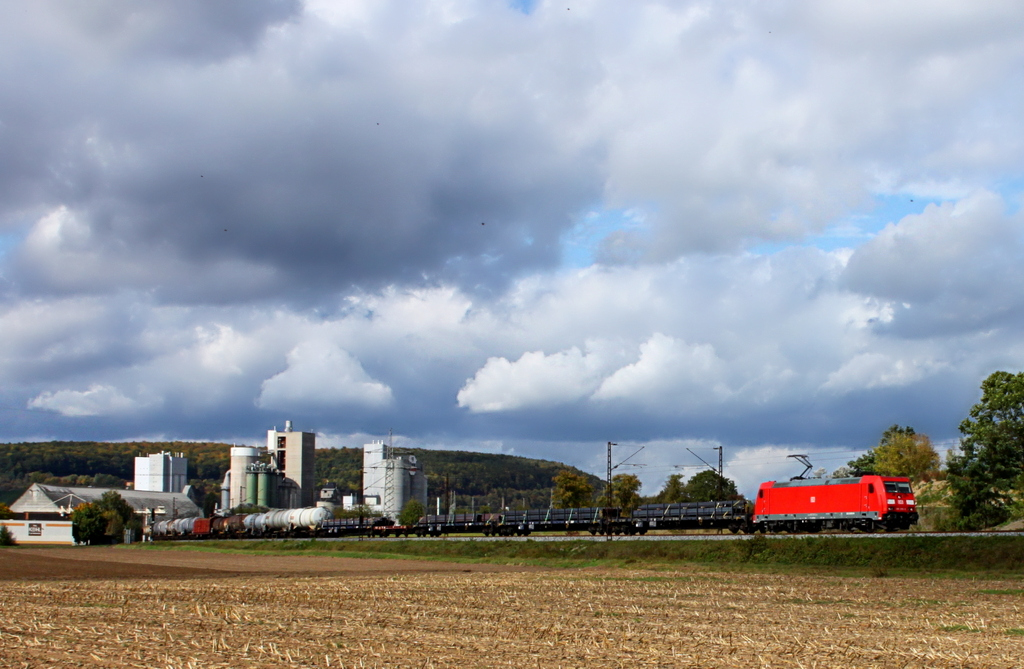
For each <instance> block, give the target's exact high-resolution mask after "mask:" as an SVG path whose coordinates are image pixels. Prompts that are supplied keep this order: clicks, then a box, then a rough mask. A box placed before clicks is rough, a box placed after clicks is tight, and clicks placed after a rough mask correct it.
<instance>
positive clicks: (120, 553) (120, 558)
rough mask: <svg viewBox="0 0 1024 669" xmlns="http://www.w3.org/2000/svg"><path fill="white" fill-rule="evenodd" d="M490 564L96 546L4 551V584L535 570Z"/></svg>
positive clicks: (0, 563)
mask: <svg viewBox="0 0 1024 669" xmlns="http://www.w3.org/2000/svg"><path fill="white" fill-rule="evenodd" d="M536 569H538V568H537V567H515V566H508V565H490V564H456V563H451V562H434V561H431V560H388V559H372V558H371V559H362V558H342V557H329V556H305V555H282V556H278V555H235V554H228V553H214V552H198V551H176V550H166V551H165V550H142V549H130V548H129V549H126V548H116V547H112V546H91V547H80V548H60V547H53V548H27V547H23V548H14V549H4V550H0V581H11V580H17V581H26V580H28V581H32V580H53V579H57V580H87V579H118V580H121V579H133V578H202V577H226V576H251V575H253V574H254V573H258V574H261V575H265V576H267V577H279V576H285V575H291V576H297V575H320V576H329V575H338V576H340V575H356V574H361V575H371V574H410V573H445V572H496V571H522V570H536Z"/></svg>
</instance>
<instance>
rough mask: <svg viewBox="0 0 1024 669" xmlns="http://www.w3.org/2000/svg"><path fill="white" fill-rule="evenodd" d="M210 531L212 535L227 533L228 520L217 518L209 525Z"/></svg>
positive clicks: (221, 517)
mask: <svg viewBox="0 0 1024 669" xmlns="http://www.w3.org/2000/svg"><path fill="white" fill-rule="evenodd" d="M210 530H211V531H212V532H213V533H214V534H224V533H225V532H227V531H228V519H227V518H225V517H224V516H217V517H216V518H214V519H213V522H212V523H211V524H210Z"/></svg>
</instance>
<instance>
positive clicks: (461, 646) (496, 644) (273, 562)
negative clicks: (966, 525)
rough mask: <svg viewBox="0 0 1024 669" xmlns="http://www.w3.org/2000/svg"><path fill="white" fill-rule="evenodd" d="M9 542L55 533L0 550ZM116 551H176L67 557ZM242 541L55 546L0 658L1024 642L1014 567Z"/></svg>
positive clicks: (117, 662)
mask: <svg viewBox="0 0 1024 669" xmlns="http://www.w3.org/2000/svg"><path fill="white" fill-rule="evenodd" d="M102 551H106V552H105V553H104V552H102ZM16 553H20V554H21V555H23V556H29V555H31V556H35V558H36V559H37V561H38V560H41V559H42V557H43V554H46V553H49V551H45V550H44V551H33V552H30V551H24V552H22V551H21V550H20V549H19V550H18V551H5V552H2V553H0V561H6V560H7V559H8V558H9V557H11V556H12V555H13V554H16ZM112 554H117V560H116V561H112V562H107V564H108V565H115V566H116V568H118V569H122V570H123V569H124V568H126V566H134V567H138V568H145V569H156V570H162V569H168V570H178V571H177V572H176V573H175V575H174V576H173V577H167V578H163V577H160V575H159V574H152V575H142V574H137V575H136V576H134V577H132V578H123V579H102V578H99V577H98V574H97V573H93V575H92V577H91V578H85V579H82V578H76V577H75V575H74V567H75V566H81V565H87V564H88V563H89V562H90V560H84V559H79V558H80V557H81V556H85V555H91V556H93V557H92V561H93V562H97V563H103V562H104V561H105V559H106V557H107V556H109V555H112ZM54 555H58V553H54ZM134 555H138V556H139V557H138V561H137V562H136V563H135V564H134V565H132V564H130V563H131V560H129V559H128V558H127V557H126V556H134ZM157 555H159V552H158V553H157ZM238 557H239V556H231V555H215V554H206V553H181V554H177V555H176V556H175V558H174V560H172V561H171V562H173V564H159V563H158V564H153V563H152V562H151V561H152V560H157V559H158V558H157V557H153V554H152V552H150V551H124V550H120V551H118V550H110V549H97V550H96V551H95V552H94V553H89V551H82V552H81V554H80V556H77V557H76V559H75V560H70V559H66V560H63V562H62V563H61V564H62V566H63V567H64V568H68V569H70V571H69V572H67V573H65V575H64V577H63V578H57V576H56V575H55V574H53V573H47V574H45V575H43V576H40V578H39V579H38V580H24V579H23V580H8V581H6V582H3V583H0V594H2V597H0V621H2V622H0V664H2V665H3V666H30V667H34V666H67V665H69V664H74V665H77V666H89V667H246V666H253V667H255V666H267V665H270V666H294V667H351V668H354V667H360V668H366V667H415V668H417V669H420V668H422V667H516V668H517V669H528V668H532V667H597V668H603V667H722V668H726V667H729V668H731V667H842V668H843V669H850V668H857V667H905V668H907V669H910V668H914V667H920V668H925V667H927V668H944V667H949V668H953V667H957V668H962V667H979V668H981V667H984V668H986V669H987V668H996V669H998V668H1003V667H1005V668H1007V669H1009V668H1011V667H1013V668H1016V667H1020V666H1021V658H1022V657H1024V613H1022V610H1024V590H1022V589H1021V582H1020V581H992V580H969V579H929V578H851V577H830V576H793V575H770V574H736V573H718V572H712V571H708V570H703V569H696V568H682V569H680V570H677V571H661V570H659V571H654V570H644V569H630V570H618V569H615V570H610V569H577V570H544V569H530V570H524V569H520V568H516V567H494V566H484V567H482V566H480V565H472V566H466V565H454V564H443V563H432V562H428V563H420V564H419V565H418V566H416V567H413V566H411V565H410V563H409V562H406V561H392V560H365V561H364V560H338V559H337V558H329V557H325V558H299V557H296V558H290V557H282V558H261V557H259V556H245V557H246V558H247V559H249V560H252V562H243V561H238ZM19 559H20V558H19ZM159 559H162V558H159ZM54 560H57V558H54ZM190 560H191V562H190ZM279 560H281V561H283V562H279ZM334 560H338V561H337V563H335V564H334V565H333V569H334V570H333V571H332V569H331V567H330V565H329V564H327V565H324V564H320V562H319V561H328V562H330V561H334ZM230 561H235V563H234V567H233V568H229V566H230V565H229V562H230ZM309 561H314V562H316V565H317V566H315V567H311V566H310V562H309ZM243 564H244V565H245V566H244V567H243ZM288 564H290V565H291V567H288V566H287V565H288ZM289 568H290V569H292V570H293V571H291V572H289V571H288V569H289ZM188 569H195V570H199V571H198V572H197V575H195V576H194V577H189V576H188V574H186V573H184V571H186V570H188ZM420 569H422V571H420ZM431 569H432V570H431ZM466 569H470V570H471V571H469V572H466V571H465V570H466ZM97 570H98V568H97ZM51 572H52V570H51Z"/></svg>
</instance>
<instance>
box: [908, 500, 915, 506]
mask: <svg viewBox="0 0 1024 669" xmlns="http://www.w3.org/2000/svg"><path fill="white" fill-rule="evenodd" d="M907 504H909V505H911V506H913V505H914V504H917V502H915V501H914V500H912V499H908V500H907Z"/></svg>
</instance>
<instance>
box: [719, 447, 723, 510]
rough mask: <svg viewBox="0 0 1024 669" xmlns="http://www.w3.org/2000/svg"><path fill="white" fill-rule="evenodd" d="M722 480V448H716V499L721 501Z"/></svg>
mask: <svg viewBox="0 0 1024 669" xmlns="http://www.w3.org/2000/svg"><path fill="white" fill-rule="evenodd" d="M723 478H724V477H723V472H722V447H721V446H718V499H719V500H721V499H722V481H723Z"/></svg>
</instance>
